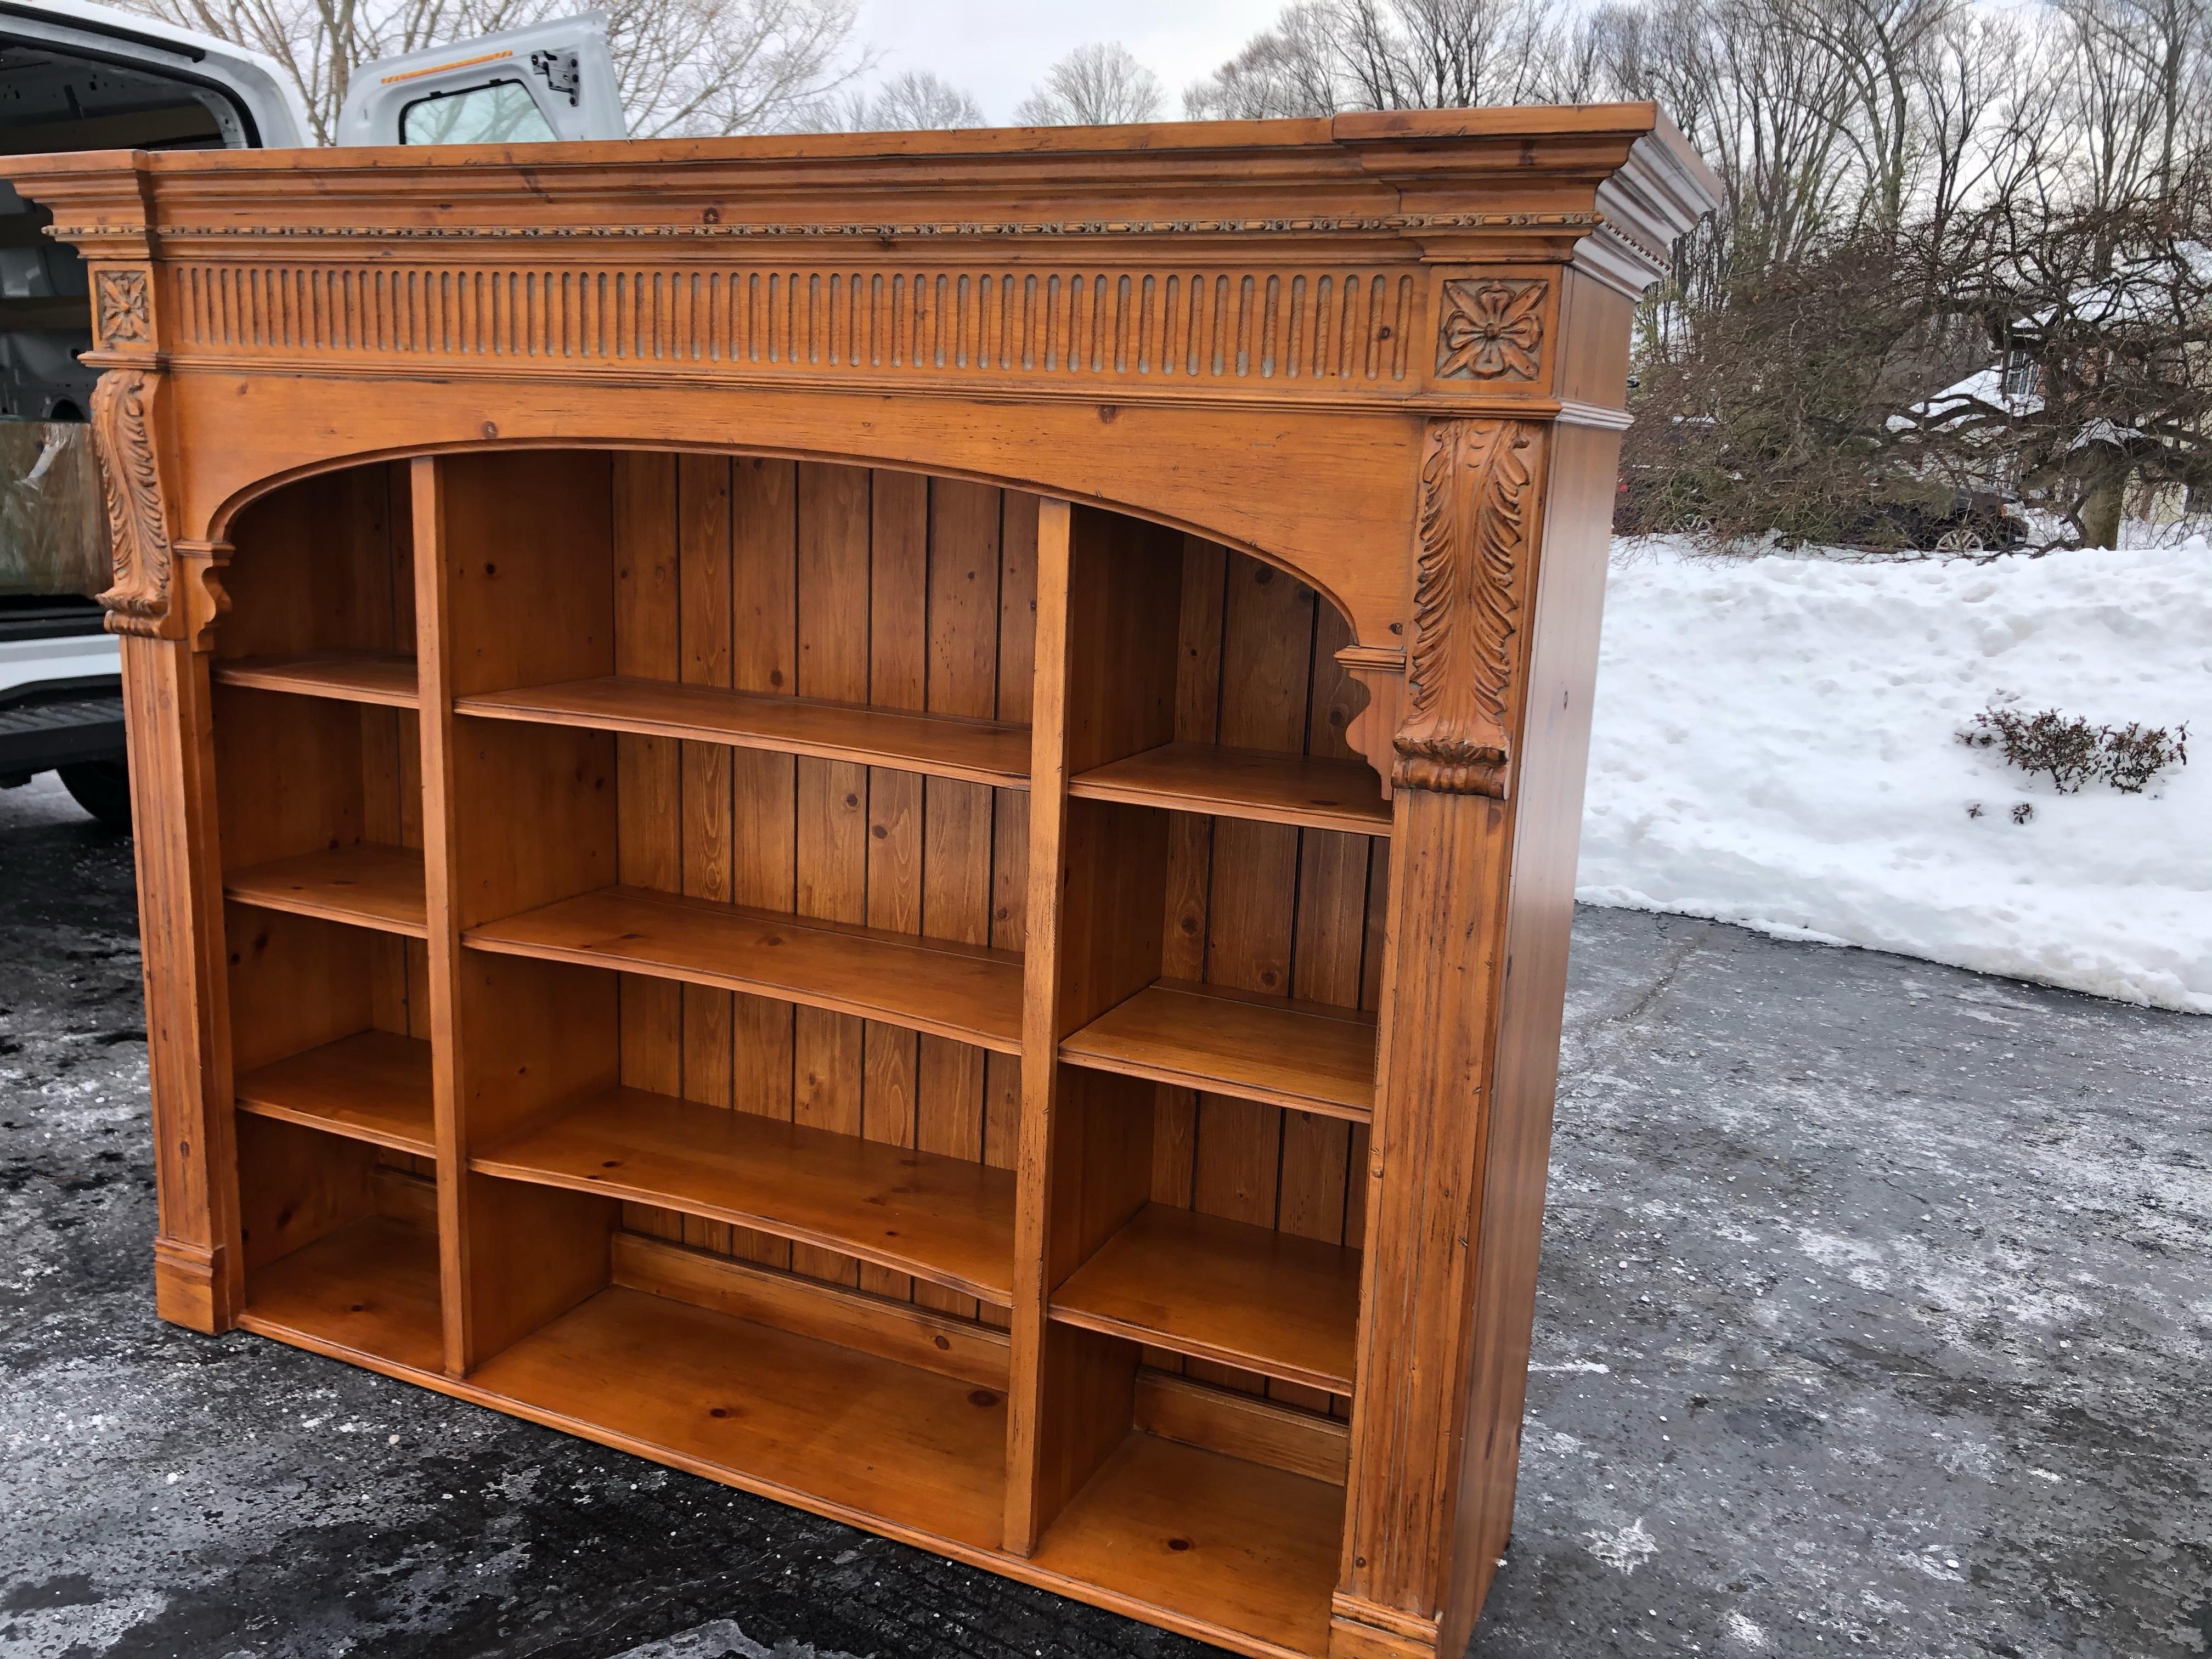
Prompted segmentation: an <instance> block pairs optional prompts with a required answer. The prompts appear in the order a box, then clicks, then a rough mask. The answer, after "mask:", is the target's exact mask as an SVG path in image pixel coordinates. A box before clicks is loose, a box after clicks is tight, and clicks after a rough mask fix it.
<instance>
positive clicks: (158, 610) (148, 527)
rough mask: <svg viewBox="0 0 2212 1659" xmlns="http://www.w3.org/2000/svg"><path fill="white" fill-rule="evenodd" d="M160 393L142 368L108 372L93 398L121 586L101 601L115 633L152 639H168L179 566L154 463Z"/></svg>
mask: <svg viewBox="0 0 2212 1659" xmlns="http://www.w3.org/2000/svg"><path fill="white" fill-rule="evenodd" d="M160 397H161V377H160V376H159V375H156V374H148V373H147V372H146V371H145V370H143V369H137V368H112V369H110V370H108V372H107V373H106V374H103V375H101V376H100V384H99V385H98V386H95V387H94V388H93V393H92V441H93V446H94V449H95V450H97V451H98V453H99V456H100V483H101V486H102V488H103V489H104V490H105V491H106V496H107V531H108V537H109V539H110V540H111V542H112V544H113V546H114V556H115V586H112V587H111V588H109V589H108V590H107V591H106V592H105V593H102V594H101V595H100V604H101V605H104V606H105V607H106V611H107V627H108V630H109V631H110V632H111V633H116V634H139V635H145V636H146V637H148V638H149V639H161V638H166V637H167V636H168V635H169V628H168V623H169V586H170V573H171V571H172V569H173V567H174V564H175V555H174V553H173V550H172V549H171V547H170V544H169V522H168V514H167V510H166V507H165V506H164V504H163V501H162V499H161V470H160V468H159V467H158V466H157V465H156V464H155V459H154V440H153V419H154V410H155V403H156V401H157V400H158V398H160Z"/></svg>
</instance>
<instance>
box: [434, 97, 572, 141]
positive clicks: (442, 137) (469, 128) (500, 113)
mask: <svg viewBox="0 0 2212 1659" xmlns="http://www.w3.org/2000/svg"><path fill="white" fill-rule="evenodd" d="M554 137H555V134H554V131H553V129H552V127H551V126H550V125H549V124H548V123H547V121H546V119H545V118H544V116H543V115H541V114H540V113H538V106H537V105H536V104H534V103H532V101H531V99H530V94H529V92H528V91H527V90H526V88H524V87H523V85H522V83H521V82H520V81H489V82H485V83H484V84H483V85H482V86H479V87H467V88H463V89H461V90H460V91H458V92H448V93H444V94H432V95H431V96H429V97H428V98H418V99H416V100H415V101H414V102H413V103H411V104H410V105H408V106H407V107H406V108H405V109H404V110H402V111H401V112H399V142H400V143H403V144H534V143H552V142H553V141H554Z"/></svg>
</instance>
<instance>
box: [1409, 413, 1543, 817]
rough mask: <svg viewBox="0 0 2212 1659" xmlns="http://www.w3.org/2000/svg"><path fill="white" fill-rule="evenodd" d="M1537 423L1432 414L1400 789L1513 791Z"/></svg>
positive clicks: (1423, 479)
mask: <svg viewBox="0 0 2212 1659" xmlns="http://www.w3.org/2000/svg"><path fill="white" fill-rule="evenodd" d="M1539 430H1540V428H1538V427H1537V426H1536V425H1535V424H1534V423H1533V422H1528V421H1474V420H1467V421H1434V422H1431V423H1430V425H1429V430H1428V435H1427V440H1426V453H1425V455H1424V456H1423V458H1422V461H1421V483H1420V489H1421V501H1420V517H1419V535H1420V563H1419V571H1418V573H1417V574H1416V575H1415V577H1414V582H1413V643H1412V646H1411V647H1410V648H1409V650H1408V651H1407V662H1406V696H1405V714H1406V723H1405V725H1403V726H1401V727H1400V728H1399V730H1398V734H1397V738H1396V741H1395V744H1394V746H1395V749H1396V750H1397V760H1396V762H1395V764H1394V766H1393V767H1392V769H1391V781H1392V782H1393V783H1395V785H1397V787H1400V788H1401V789H1434V790H1437V791H1440V792H1442V793H1445V794H1457V795H1488V796H1491V797H1492V798H1493V799H1498V800H1503V799H1505V796H1506V791H1507V788H1508V785H1509V782H1510V770H1511V761H1512V737H1511V718H1512V709H1513V679H1514V671H1515V667H1516V662H1517V660H1518V657H1519V648H1520V635H1521V631H1522V611H1523V607H1524V604H1525V599H1524V592H1523V590H1524V589H1525V587H1526V586H1527V580H1528V523H1527V519H1526V513H1527V510H1528V486H1529V483H1530V481H1531V479H1532V478H1533V477H1534V469H1533V465H1532V462H1533V459H1534V449H1535V446H1536V440H1537V435H1538V432H1539Z"/></svg>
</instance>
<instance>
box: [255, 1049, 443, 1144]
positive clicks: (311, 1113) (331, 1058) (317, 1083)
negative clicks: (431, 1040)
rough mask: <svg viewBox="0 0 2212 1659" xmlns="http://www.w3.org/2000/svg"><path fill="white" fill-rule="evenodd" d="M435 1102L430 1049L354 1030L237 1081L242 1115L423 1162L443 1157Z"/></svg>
mask: <svg viewBox="0 0 2212 1659" xmlns="http://www.w3.org/2000/svg"><path fill="white" fill-rule="evenodd" d="M430 1102H431V1081H430V1045H429V1044H428V1043H427V1042H423V1041H422V1039H421V1038H420V1037H410V1036H398V1035H397V1034H396V1033H393V1032H391V1031H379V1030H367V1031H356V1033H355V1034H354V1035H353V1036H345V1037H340V1038H338V1039H337V1041H336V1042H325V1043H324V1044H322V1045H321V1046H320V1047H319V1048H310V1049H307V1051H306V1052H305V1053H302V1054H292V1055H289V1056H287V1057H286V1058H285V1059H283V1060H271V1061H270V1063H269V1064H267V1065H265V1066H256V1067H255V1068H254V1069H253V1070H252V1071H250V1072H246V1073H242V1074H241V1075H240V1078H239V1079H238V1107H239V1109H240V1111H244V1112H258V1113H259V1114H261V1115H263V1116H264V1117H274V1118H283V1119H284V1120H286V1121H289V1122H293V1123H300V1124H304V1125H306V1126H307V1127H309V1128H311V1129H324V1130H327V1131H329V1132H330V1133H332V1134H337V1135H350V1136H352V1137H353V1138H354V1139H356V1140H366V1141H369V1142H372V1143H373V1144H374V1145H376V1146H388V1147H390V1148H391V1149H392V1151H393V1152H409V1153H412V1154H413V1155H414V1156H416V1157H417V1158H435V1157H436V1156H437V1152H438V1147H437V1142H436V1139H435V1131H434V1129H433V1127H432V1124H431V1105H430Z"/></svg>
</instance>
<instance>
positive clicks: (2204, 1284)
mask: <svg viewBox="0 0 2212 1659" xmlns="http://www.w3.org/2000/svg"><path fill="white" fill-rule="evenodd" d="M140 1020H141V1012H140V1005H139V987H138V962H137V941H136V927H135V916H134V913H133V908H132V896H131V854H130V846H129V843H128V842H127V841H125V840H123V839H120V838H118V837H115V836H111V835H109V834H108V833H106V831H103V830H101V829H98V828H97V827H96V826H94V824H93V823H91V822H90V820H88V819H87V818H86V817H84V816H83V815H82V813H81V812H79V811H77V809H76V805H75V804H74V803H73V802H71V801H70V799H69V798H68V797H67V796H66V795H65V794H64V793H62V792H61V790H60V789H59V788H58V786H56V785H55V783H54V781H53V780H52V778H51V776H49V777H46V778H42V779H40V780H38V781H36V782H34V783H33V785H31V786H30V787H28V788H26V789H21V790H15V791H11V792H7V793H0V1449H4V1452H5V1460H4V1462H0V1655H4V1656H7V1659H19V1656H20V1659H62V1656H69V1659H78V1656H84V1659H90V1656H134V1659H135V1656H157V1655H158V1656H191V1659H199V1656H208V1659H233V1656H241V1655H250V1656H255V1659H264V1656H270V1659H274V1656H284V1659H291V1656H302V1659H304V1656H335V1655H346V1656H391V1659H399V1656H409V1659H412V1656H437V1659H455V1656H472V1655H487V1656H489V1655H497V1656H515V1659H520V1656H532V1659H615V1656H623V1659H729V1656H744V1659H760V1656H763V1655H775V1656H777V1659H805V1656H809V1655H818V1656H820V1659H832V1656H836V1655H841V1654H850V1655H870V1656H883V1659H894V1656H896V1659H905V1656H951V1655H963V1656H964V1655H977V1656H987V1659H1001V1656H1003V1659H1013V1656H1017V1655H1023V1656H1048V1659H1107V1656H1118V1655H1139V1656H1160V1659H1168V1656H1194V1655H1197V1654H1200V1653H1203V1652H1206V1651H1210V1650H1205V1649H1202V1648H1200V1646H1199V1645H1198V1644H1194V1643H1190V1642H1187V1641H1184V1640H1182V1639H1181V1638H1174V1637H1170V1636H1165V1635H1163V1634H1161V1633H1159V1632H1154V1631H1152V1630H1150V1629H1148V1628H1147V1627H1145V1626H1138V1625H1133V1624H1131V1623H1129V1622H1127V1621H1126V1620H1120V1619H1116V1618H1114V1617H1112V1616H1111V1615H1109V1614H1106V1613H1098V1612H1095V1611H1092V1610H1091V1609H1088V1608H1085V1607H1079V1606H1078V1605H1076V1604H1073V1603H1071V1602H1067V1601H1061V1600H1060V1599H1058V1598H1056V1597H1054V1596H1052V1595H1047V1594H1044V1593H1042V1592H1041V1591H1036V1590H1031V1589H1024V1588H1023V1587H1021V1586H1018V1585H1012V1584H1008V1583H1004V1582H1002V1581H1000V1580H999V1579H997V1578H994V1577H992V1576H991V1575H989V1574H987V1573H981V1572H977V1571H971V1570H969V1569H967V1568H964V1567H961V1566H958V1565H953V1564H951V1563H947V1562H944V1561H941V1560H939V1559H935V1558H933V1557H931V1556H928V1555H925V1554H923V1553H920V1552H917V1551H915V1550H911V1549H908V1548H906V1547H902V1546H900V1545H896V1544H892V1543H889V1542H886V1541H883V1540H880V1539H876V1538H872V1537H870V1536H868V1535H866V1534H861V1533H857V1532H854V1531H852V1530H851V1529H849V1528H844V1527H841V1526H838V1525H836V1524H834V1523H831V1522H825V1521H821V1520H817V1519H816V1518H814V1517H812V1516H807V1515H804V1514H801V1513H799V1512H797V1511H794V1510H787V1509H783V1508H781V1507H779V1506H777V1505H775V1504H770V1503H768V1502H765V1501H763V1500H762V1499H759V1498H752V1497H750V1496H748V1495H746V1494H744V1493H742V1492H733V1491H731V1490H728V1489H726V1488H725V1487H721V1486H714V1485H713V1484H711V1483H709V1482H707V1481H704V1480H697V1479H695V1478H693V1477H690V1476H688V1475H684V1474H675V1473H672V1472H670V1471H666V1470H664V1469H661V1468H658V1467H657V1466H655V1465H653V1464H649V1463H645V1462H639V1461H637V1460H635V1459H632V1458H629V1457H625V1456H623V1455H620V1454H617V1453H614V1452H610V1451H606V1450H604V1449H600V1448H599V1447H597V1446H593V1445H591V1444H588V1443H585V1442H582V1441H579V1440H574V1439H571V1438H568V1437H564V1436H562V1435H559V1434H556V1433H554V1432H552V1431H548V1430H544V1429H540V1428H537V1427H535V1426H533V1425H529V1424H525V1423H520V1422H516V1421H513V1420H511V1419H507V1418H503V1417H501V1416H498V1415H496V1414H495V1413H489V1412H486V1411H483V1410H480V1409H478V1408H477V1407H472V1406H468V1405H465V1404H462V1403H460V1402H458V1401H452V1400H447V1399H445V1398H443V1397H441V1396H439V1395H431V1394H427V1393H424V1392H422V1391H420V1390H417V1389H411V1388H409V1387H407V1386H405V1385H404V1384H400V1383H392V1382H388V1381H386V1380H383V1379H380V1378H378V1377H375V1376H371V1375H369V1374H368V1373H366V1372H363V1371H360V1370H354V1369H352V1368H350V1367H348V1366H345V1365H343V1364H337V1363H336V1362H334V1361H330V1360H325V1359H322V1358H317V1357H315V1356H313V1355H309V1354H306V1353H302V1352H296V1351H295V1350H292V1349H289V1348H285V1347H283V1346H278V1345H276V1344H275V1343H271V1342H267V1341H264V1340H259V1339H257V1338H254V1337H251V1336H247V1335H245V1334H231V1335H228V1336H226V1337H222V1338H218V1339H208V1338H203V1337H198V1336H195V1335H192V1334H190V1333H188V1332H185V1331H181V1330H178V1329H175V1328H172V1327H169V1326H166V1325H162V1324H161V1323H159V1322H156V1321H155V1318H154V1316H153V1302H152V1295H151V1273H150V1262H149V1241H150V1239H151V1237H152V1235H153V1231H154V1192H153V1171H152V1161H151V1155H150V1151H149V1142H148V1136H147V1130H146V1122H145V1094H146V1060H145V1044H144V1033H143V1030H141V1028H140ZM1539 1294H1540V1302H1539V1306H1538V1310H1537V1330H1536V1344H1535V1358H1534V1364H1535V1372H1534V1376H1532V1378H1531V1380H1530V1389H1529V1420H1528V1433H1527V1439H1526V1449H1525V1454H1524V1464H1523V1470H1522V1485H1521V1495H1520V1505H1519V1512H1518V1516H1517V1531H1516V1538H1515V1541H1514V1543H1513V1546H1512V1549H1511V1552H1510V1555H1509V1557H1508V1560H1507V1565H1506V1566H1505V1567H1504V1570H1503V1571H1502V1572H1501V1573H1500V1575H1499V1577H1498V1583H1497V1587H1496V1589H1494V1590H1493V1591H1492V1595H1491V1598H1490V1603H1489V1607H1488V1609H1487V1611H1486V1614H1485V1617H1484V1620H1483V1624H1482V1626H1481V1628H1480V1631H1479V1632H1478V1633H1477V1636H1476V1638H1475V1641H1474V1647H1473V1649H1472V1650H1471V1651H1472V1652H1473V1653H1474V1654H1475V1655H1478V1656H1481V1659H1534V1656H1559V1659H1584V1656H1591V1655H1607V1654H1645V1653H1704V1654H1720V1655H1742V1656H1753V1655H1761V1654H1767V1655H1789V1656H1798V1655H1821V1654H1838V1653H1844V1652H1849V1651H1852V1650H1861V1651H1865V1652H1869V1653H1875V1654H1882V1655H1899V1656H1923V1655H1925V1656H1946V1659H1949V1656H1958V1659H1968V1656H1981V1655H1996V1656H2004V1659H2042V1656H2058V1655H2064V1656H2069V1659H2136V1656H2144V1659H2179V1656H2185V1655H2204V1654H2208V1653H2212V1020H2206V1019H2202V1018H2191V1017H2190V1016H2187V1015H2181V1014H2170V1013H2160V1012H2151V1011H2147V1010H2142V1009H2136V1008H2130V1007H2125V1006H2119V1005H2116V1004H2112V1003H2107V1002H2100V1001H2098V1000H2094V999H2092V998H2087V997H2082V996H2076V995H2073V994H2069V993H2065V992H2060V991H2051V990H2045V989H2042V988H2040V987H2033V986H2027V985H2021V984H2017V983H2015V982H2012V981H2004V980H1994V979H1986V978H1982V977H1979V976H1977V975H1972V974H1966V973H1961V972H1958V971H1955V970H1953V969H1944V968H1937V967H1933V966H1931V965H1929V964H1928V963H1918V962H1913V961H1910V960H1907V959H1905V958H1903V957H1887V956H1880V955H1875V954H1873V953H1870V952H1865V951H1847V950H1831V949H1825V948H1822V947H1820V946H1816V945H1801V944H1791V943H1784V942H1781V941H1778V940H1774V939H1765V938H1761V937H1759V936H1757V935H1754V934H1752V933H1745V932H1742V931H1741V930H1738V929H1735V928H1730V927H1721V926H1717V925H1715V924H1712V923H1707V922H1700V921H1687V920H1684V919H1681V918H1677V917H1659V916H1648V915H1635V914H1631V913H1626V912H1616V911H1598V910H1586V911H1584V912H1583V913H1582V914H1581V915H1579V916H1578V917H1577V922H1576V929H1575V953H1574V968H1573V980H1572V986H1571V993H1570V1006H1569V1010H1568V1023H1567V1039H1566V1049H1565V1060H1564V1076H1563V1079H1562V1085H1561V1091H1560V1103H1559V1126H1558V1133H1557V1139H1556V1140H1555V1143H1554V1150H1553V1170H1552V1184H1551V1197H1550V1205H1549V1210H1548V1214H1547V1223H1546V1232H1545V1248H1544V1266H1543V1274H1542V1281H1541V1287H1540V1292H1539Z"/></svg>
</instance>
